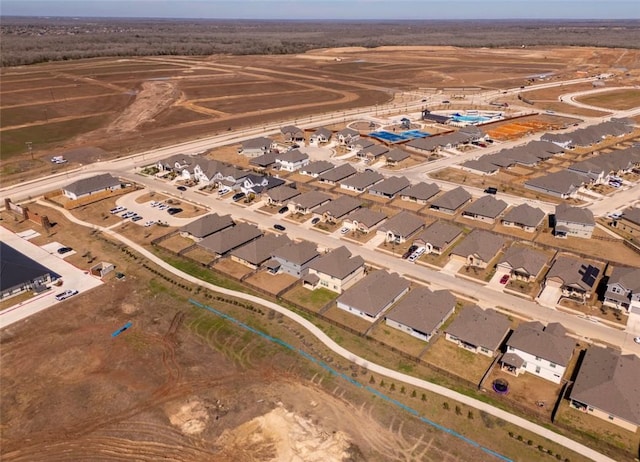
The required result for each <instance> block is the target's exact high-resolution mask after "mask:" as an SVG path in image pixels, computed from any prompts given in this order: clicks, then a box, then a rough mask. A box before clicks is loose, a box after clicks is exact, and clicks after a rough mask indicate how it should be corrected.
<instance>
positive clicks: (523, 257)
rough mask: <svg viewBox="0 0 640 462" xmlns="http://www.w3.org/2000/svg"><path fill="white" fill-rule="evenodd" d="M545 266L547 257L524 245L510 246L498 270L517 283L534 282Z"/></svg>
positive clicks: (499, 263)
mask: <svg viewBox="0 0 640 462" xmlns="http://www.w3.org/2000/svg"><path fill="white" fill-rule="evenodd" d="M546 264H547V255H546V254H545V253H544V252H541V251H539V250H535V249H532V248H531V247H527V246H524V245H512V246H511V247H509V248H508V249H507V251H506V252H505V253H504V255H502V258H501V259H500V261H499V262H498V269H499V270H501V272H504V273H508V274H509V275H510V277H511V278H512V279H517V280H518V281H526V282H533V281H535V280H536V279H537V278H538V276H539V275H540V273H541V272H542V269H543V268H544V267H545V265H546Z"/></svg>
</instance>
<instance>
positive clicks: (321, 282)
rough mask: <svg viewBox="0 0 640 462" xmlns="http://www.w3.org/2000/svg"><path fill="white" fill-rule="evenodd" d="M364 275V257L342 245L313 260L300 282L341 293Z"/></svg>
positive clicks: (309, 286)
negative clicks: (354, 254) (352, 253)
mask: <svg viewBox="0 0 640 462" xmlns="http://www.w3.org/2000/svg"><path fill="white" fill-rule="evenodd" d="M364 275H365V274H364V259H363V258H362V257H361V256H360V255H356V256H352V255H351V252H349V249H347V248H346V247H345V246H342V247H338V248H337V249H333V250H331V251H330V252H328V253H326V254H324V255H323V256H321V257H320V258H318V259H316V260H314V261H313V262H312V263H311V265H309V272H308V273H307V275H306V276H305V277H304V279H303V281H302V282H303V287H307V288H309V289H317V288H318V287H324V288H325V289H329V290H331V291H332V292H337V293H339V294H341V293H342V292H343V291H344V290H346V289H348V288H349V287H351V286H352V285H354V284H355V283H356V282H358V281H359V280H360V279H362V278H363V277H364Z"/></svg>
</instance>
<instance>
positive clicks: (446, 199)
mask: <svg viewBox="0 0 640 462" xmlns="http://www.w3.org/2000/svg"><path fill="white" fill-rule="evenodd" d="M470 200H471V194H469V193H468V192H467V190H466V189H464V188H463V187H462V186H458V187H457V188H455V189H452V190H450V191H447V192H446V193H444V194H443V195H441V196H440V197H436V199H435V200H433V202H431V206H430V208H431V210H437V211H438V212H442V213H448V214H451V215H453V214H454V213H456V210H458V209H459V208H460V207H462V206H463V205H464V204H466V203H467V202H469V201H470Z"/></svg>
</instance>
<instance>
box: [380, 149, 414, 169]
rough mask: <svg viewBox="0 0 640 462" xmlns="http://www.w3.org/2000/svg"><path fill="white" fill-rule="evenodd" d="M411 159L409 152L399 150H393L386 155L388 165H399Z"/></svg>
mask: <svg viewBox="0 0 640 462" xmlns="http://www.w3.org/2000/svg"><path fill="white" fill-rule="evenodd" d="M409 157H411V155H410V154H409V153H408V152H407V151H405V150H404V149H399V148H395V149H392V150H391V151H389V152H388V153H386V154H385V155H384V158H385V161H386V163H387V165H398V164H399V163H400V162H402V161H403V160H406V159H408V158H409Z"/></svg>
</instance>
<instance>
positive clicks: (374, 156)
mask: <svg viewBox="0 0 640 462" xmlns="http://www.w3.org/2000/svg"><path fill="white" fill-rule="evenodd" d="M388 152H389V148H387V147H386V146H382V145H381V144H373V145H371V146H368V147H366V148H364V149H362V150H361V151H358V153H357V154H356V156H357V157H358V158H360V159H365V160H366V162H368V163H374V162H376V161H378V160H379V159H382V158H383V156H384V155H385V154H386V153H388Z"/></svg>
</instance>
